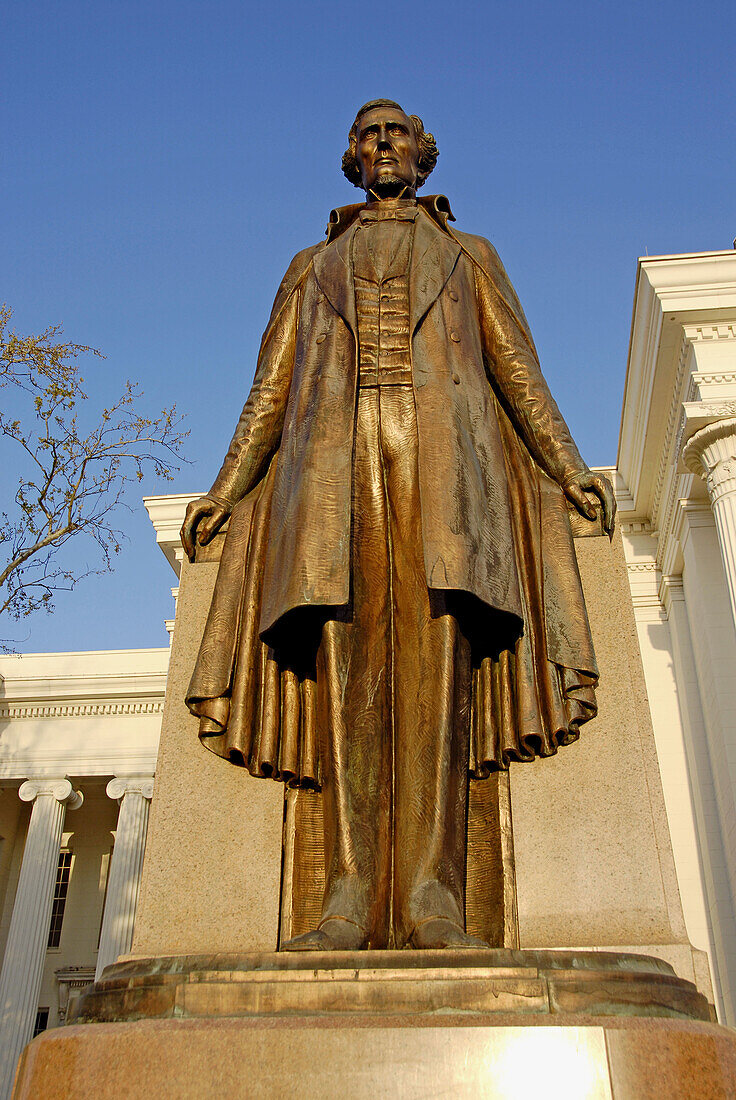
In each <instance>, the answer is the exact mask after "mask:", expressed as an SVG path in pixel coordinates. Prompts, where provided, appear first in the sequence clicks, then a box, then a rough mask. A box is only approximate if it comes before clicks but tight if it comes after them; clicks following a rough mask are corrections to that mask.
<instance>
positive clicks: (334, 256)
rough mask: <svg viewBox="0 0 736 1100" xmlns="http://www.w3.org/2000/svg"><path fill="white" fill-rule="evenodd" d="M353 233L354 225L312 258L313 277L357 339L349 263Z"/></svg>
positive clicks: (351, 274) (353, 294)
mask: <svg viewBox="0 0 736 1100" xmlns="http://www.w3.org/2000/svg"><path fill="white" fill-rule="evenodd" d="M354 234H355V226H351V227H350V228H349V229H347V230H346V231H345V232H344V233H342V234H341V235H340V236H339V237H338V238H337V240H334V241H331V242H330V243H329V244H327V245H325V247H324V249H323V250H322V251H321V252H318V253H317V255H316V256H315V258H314V274H315V277H316V279H317V282H318V283H319V285H320V288H321V290H322V292H323V293H324V295H325V297H326V298H327V299H328V301H329V303H330V305H331V306H332V308H333V309H335V310H337V312H338V313H339V314H340V316H341V317H342V318H343V319H344V321H345V323H346V324H347V326H348V327H349V328H350V329H351V331H352V333H353V336H354V337H355V338H356V339H357V336H358V318H357V314H356V311H355V286H354V284H353V270H352V264H351V262H350V252H351V248H352V243H353V236H354Z"/></svg>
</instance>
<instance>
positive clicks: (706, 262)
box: [0, 251, 736, 1100]
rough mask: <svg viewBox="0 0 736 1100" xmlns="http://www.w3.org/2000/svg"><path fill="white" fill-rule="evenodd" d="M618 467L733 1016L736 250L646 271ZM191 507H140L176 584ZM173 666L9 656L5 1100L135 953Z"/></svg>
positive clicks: (690, 844) (686, 874)
mask: <svg viewBox="0 0 736 1100" xmlns="http://www.w3.org/2000/svg"><path fill="white" fill-rule="evenodd" d="M609 472H610V473H611V475H612V477H613V479H614V482H615V487H616V494H617V497H618V502H619V519H620V523H621V526H622V530H623V534H624V542H625V548H626V556H627V562H628V568H629V578H630V585H631V597H632V601H633V606H634V611H635V617H636V621H637V624H638V631H639V641H640V646H641V652H642V658H643V664H644V671H645V677H646V683H647V690H648V693H649V700H650V705H651V710H652V718H653V723H654V731H655V737H656V742H657V751H658V755H659V763H660V769H661V774H662V781H663V786H664V793H665V800H666V805H667V813H668V818H669V825H670V831H671V835H672V841H673V847H674V853H675V861H676V866H677V874H678V882H679V887H680V893H681V896H682V900H683V906H684V910H685V917H686V922H687V927H688V933H689V936H690V939H691V941H692V943H693V945H694V946H695V947H699V948H702V949H703V950H705V951H706V952H707V953H708V957H709V959H710V963H711V970H712V978H713V987H714V990H715V998H716V1006H717V1010H718V1014H719V1017H720V1019H721V1021H722V1022H724V1023H729V1024H731V1025H735V1024H736V625H735V624H736V252H734V251H729V252H710V253H698V254H695V255H679V256H662V257H648V258H646V259H642V260H640V261H639V264H638V268H637V276H636V290H635V299H634V313H633V320H632V329H631V343H630V350H629V362H628V371H627V378H626V390H625V396H624V406H623V414H622V421H621V435H620V442H619V453H618V459H617V463H616V466H615V467H611V469H610V471H609ZM188 499H190V495H186V496H183V495H182V496H169V497H158V498H153V499H149V500H147V501H146V507H147V509H148V512H149V515H150V517H151V520H152V523H153V526H154V528H155V531H156V538H157V541H158V543H159V545H160V546H161V548H162V550H163V552H164V553H165V554H166V557H167V559H168V560H169V562H170V563H171V565H172V568H173V569H174V571H175V573H177V574H178V568H179V564H178V563H179V560H180V553H181V551H180V549H179V545H178V531H179V527H180V525H181V520H182V517H183V511H184V506H185V504H186V502H187V500H188ZM173 591H174V594H176V590H175V589H174V590H173ZM169 626H170V628H172V627H173V624H169ZM167 666H168V649H152V650H121V651H111V652H103V653H57V654H26V655H23V656H20V657H18V656H10V657H0V785H1V786H2V790H1V791H0V958H2V970H1V971H0V1012H2V1014H3V1017H2V1023H1V1025H0V1026H1V1029H2V1038H0V1075H2V1080H0V1100H1V1098H2V1097H3V1096H6V1095H8V1090H9V1088H10V1085H9V1082H10V1080H11V1079H12V1073H13V1068H14V1064H15V1060H16V1058H17V1055H18V1053H19V1051H20V1050H21V1049H22V1047H23V1045H24V1044H25V1043H26V1042H27V1041H28V1039H29V1038H30V1037H31V1035H32V1034H33V1033H34V1030H40V1029H42V1028H45V1027H55V1026H57V1025H58V1024H60V1023H62V1022H63V1020H64V1015H65V1012H66V1008H67V1005H68V1000H69V996H70V995H71V994H73V992H74V990H75V989H79V988H80V987H81V986H83V985H84V984H86V983H87V982H89V981H91V980H92V979H93V977H94V975H95V973H99V972H100V970H101V969H102V967H104V966H105V965H106V964H107V963H108V962H111V961H112V960H114V959H115V958H116V957H117V956H118V955H119V954H122V953H125V952H126V951H127V950H128V949H129V947H130V942H131V930H132V923H133V916H134V911H135V904H136V897H137V890H138V882H139V876H140V868H141V862H142V857H143V851H144V847H145V835H146V824H147V815H148V803H149V800H150V797H151V791H152V780H153V776H154V772H155V766H156V756H157V748H158V737H159V731H160V723H161V712H162V708H163V700H164V693H165V684H166V673H167ZM3 1082H4V1084H3ZM3 1089H4V1090H5V1091H3Z"/></svg>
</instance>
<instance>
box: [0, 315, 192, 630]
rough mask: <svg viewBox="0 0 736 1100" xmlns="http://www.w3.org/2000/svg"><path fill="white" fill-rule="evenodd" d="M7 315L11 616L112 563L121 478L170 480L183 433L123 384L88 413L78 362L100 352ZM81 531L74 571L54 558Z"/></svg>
mask: <svg viewBox="0 0 736 1100" xmlns="http://www.w3.org/2000/svg"><path fill="white" fill-rule="evenodd" d="M11 317H12V310H11V309H10V308H9V307H8V306H6V305H3V306H0V391H4V392H3V393H2V401H1V402H0V437H4V439H5V440H6V441H7V442H8V443H9V444H11V446H12V448H13V449H14V450H15V452H16V456H17V457H18V458H19V459H20V469H21V471H22V472H21V474H20V476H19V478H18V482H17V488H16V489H15V493H14V506H9V507H8V510H7V511H3V512H0V555H2V560H0V615H5V616H6V617H9V618H11V619H16V620H18V619H23V618H25V617H26V616H28V615H31V614H32V613H33V612H35V611H38V610H41V609H45V610H47V611H50V610H53V600H54V593H55V592H58V591H60V590H62V589H70V588H73V587H74V586H75V585H76V584H77V583H78V581H80V580H81V579H82V578H83V577H85V576H89V575H90V574H91V573H104V572H107V571H109V570H111V569H112V562H113V556H114V555H115V554H117V553H118V552H119V551H120V542H121V539H122V537H123V535H122V532H121V531H120V530H119V529H117V528H116V527H115V526H113V518H114V513H115V512H116V511H117V510H118V509H119V507H120V506H121V505H123V498H124V495H125V491H126V489H127V486H128V483H129V482H131V481H132V482H137V481H141V480H142V479H143V476H144V472H145V471H146V470H149V471H152V472H153V473H155V474H156V475H158V476H159V477H162V478H164V479H166V480H168V481H170V480H172V477H173V474H174V473H175V472H176V470H178V468H179V466H178V465H177V460H179V461H180V460H181V458H182V456H181V445H182V443H183V440H184V439H185V438H186V436H187V435H188V434H189V433H188V432H182V431H181V430H180V427H181V419H180V418H178V417H177V416H176V406H172V407H171V408H170V409H164V410H163V412H161V413H160V414H159V415H158V416H146V415H144V414H143V413H142V412H140V411H139V409H138V406H139V404H140V401H139V399H140V397H141V396H142V394H141V391H140V390H139V388H138V386H137V385H135V384H133V383H131V382H127V383H126V385H125V389H124V390H123V393H122V394H121V396H120V397H119V398H118V400H117V401H115V402H114V403H113V404H112V405H111V406H110V407H109V408H104V409H102V411H101V412H99V413H98V414H97V415H96V416H93V417H91V418H90V415H89V412H90V409H89V406H87V405H86V404H85V403H86V402H87V401H88V400H89V398H88V395H87V394H86V393H85V391H84V389H83V383H84V379H83V378H82V377H81V375H80V369H79V365H78V363H77V360H78V359H79V358H80V357H81V356H89V355H92V356H98V357H101V358H102V356H101V355H100V352H99V351H96V350H95V349H94V348H89V347H86V346H85V345H83V344H71V343H60V342H59V338H60V337H61V335H62V332H63V329H62V328H61V326H60V325H53V326H51V327H49V328H47V329H46V330H45V331H44V332H42V333H41V334H40V335H39V336H18V335H17V334H16V333H15V332H13V331H10V329H9V324H10V320H11ZM11 407H12V409H13V411H12V412H11V411H8V410H9V409H10V408H11ZM83 424H84V425H85V426H83ZM90 424H91V426H90ZM8 496H10V494H8ZM82 535H87V536H88V537H89V538H91V539H93V540H94V542H96V543H97V547H98V554H97V557H98V561H97V567H96V568H89V567H86V566H80V567H79V568H76V567H75V566H74V564H71V563H70V561H69V558H68V555H64V556H63V560H62V558H61V556H60V551H61V550H62V548H63V547H64V546H65V545H66V543H67V542H68V541H69V539H71V538H73V537H74V538H76V537H77V536H82ZM0 648H2V643H0Z"/></svg>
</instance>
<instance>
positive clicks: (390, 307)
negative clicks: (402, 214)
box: [353, 218, 414, 387]
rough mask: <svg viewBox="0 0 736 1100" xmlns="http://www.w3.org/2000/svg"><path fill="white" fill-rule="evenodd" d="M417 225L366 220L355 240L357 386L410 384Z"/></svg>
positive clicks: (396, 221)
mask: <svg viewBox="0 0 736 1100" xmlns="http://www.w3.org/2000/svg"><path fill="white" fill-rule="evenodd" d="M413 230H414V223H413V221H410V220H406V221H404V220H395V219H393V218H388V219H385V220H384V219H381V220H378V221H373V220H366V221H365V222H364V223H362V224H361V225H360V226H359V227H358V228H357V230H356V232H355V236H354V238H353V278H354V282H355V306H356V312H357V315H358V349H359V350H358V385H359V386H361V387H365V386H401V385H407V384H409V385H410V384H411V381H412V376H411V345H410V339H409V264H410V261H411V246H412V239H413Z"/></svg>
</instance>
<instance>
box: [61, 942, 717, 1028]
mask: <svg viewBox="0 0 736 1100" xmlns="http://www.w3.org/2000/svg"><path fill="white" fill-rule="evenodd" d="M438 1011H441V1012H442V1014H443V1016H452V1015H461V1016H463V1017H464V1018H465V1020H466V1021H467V1020H468V1019H472V1017H473V1016H475V1017H477V1018H479V1019H482V1018H483V1017H487V1016H488V1015H489V1014H490V1015H493V1014H498V1013H509V1012H513V1013H522V1014H530V1015H535V1016H536V1015H554V1016H557V1017H562V1018H563V1019H560V1020H559V1022H560V1023H564V1017H565V1016H566V1015H573V1014H578V1013H584V1014H588V1015H591V1016H669V1017H675V1018H680V1019H691V1020H710V1019H711V1018H712V1013H711V1009H710V1006H709V1005H708V1002H707V1001H706V999H705V997H703V995H702V994H701V993H699V992H698V991H697V989H696V988H695V986H694V985H693V984H692V983H691V982H687V981H684V980H683V979H681V978H678V977H677V976H676V975H675V973H674V971H673V969H672V967H671V966H669V965H668V964H667V963H665V962H663V961H662V960H661V959H655V958H651V957H649V956H646V955H626V954H622V953H618V952H611V951H575V952H573V951H508V950H506V951H503V950H493V949H484V950H480V951H472V950H468V949H464V950H462V951H459V950H458V951H453V950H443V951H422V952H421V953H419V954H417V953H415V952H405V953H403V954H401V955H399V954H397V953H396V952H391V951H367V952H364V953H363V954H361V955H359V956H356V955H355V954H354V953H353V952H348V951H343V952H335V953H333V954H331V955H330V957H329V959H326V958H325V956H324V955H323V954H322V953H311V952H300V953H299V954H296V953H293V954H292V953H285V952H274V953H271V954H248V955H185V956H178V957H176V956H174V957H171V958H158V959H132V960H130V961H128V962H121V963H116V964H114V965H113V966H109V967H107V969H106V970H105V972H104V974H103V976H102V978H101V979H100V981H98V982H96V983H95V985H94V986H90V987H89V988H88V989H87V990H86V991H85V992H84V993H83V994H82V995H81V996H80V997H79V998H78V999H77V1000H76V1001H75V1002H74V1003H73V1007H72V1009H71V1018H70V1021H69V1022H70V1023H114V1022H116V1021H131V1020H140V1019H170V1018H172V1017H176V1018H178V1019H184V1018H187V1017H189V1018H193V1017H208V1018H213V1017H218V1016H246V1017H257V1016H299V1017H300V1018H302V1019H304V1018H306V1017H310V1016H331V1015H333V1016H339V1017H342V1019H343V1021H345V1019H346V1018H348V1017H351V1016H352V1017H355V1016H370V1015H375V1014H380V1015H382V1016H388V1015H392V1014H393V1015H396V1014H409V1015H411V1016H412V1019H413V1021H414V1024H415V1026H416V1023H417V1017H421V1016H423V1015H425V1016H430V1017H431V1016H434V1015H436V1013H437V1012H438Z"/></svg>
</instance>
